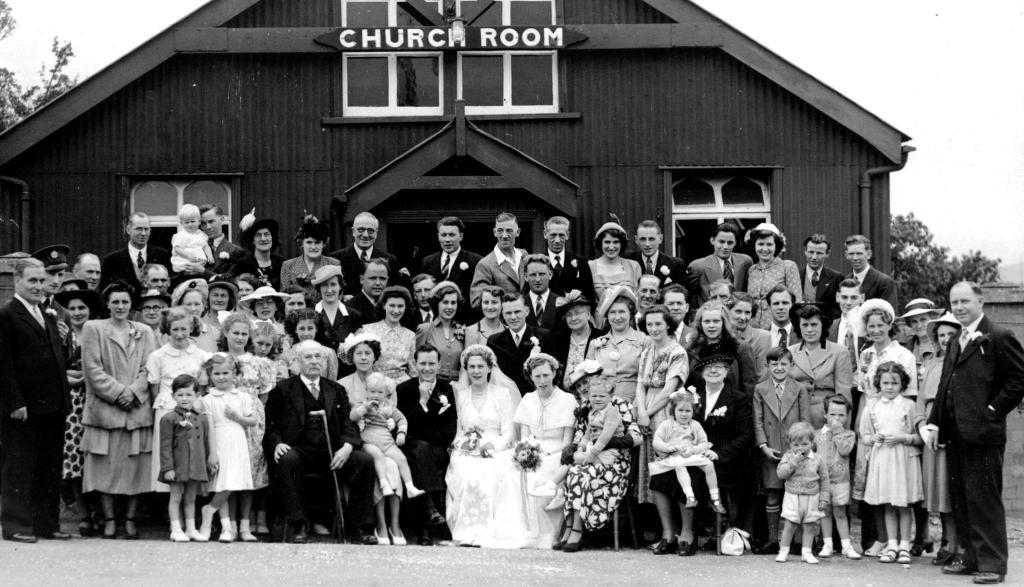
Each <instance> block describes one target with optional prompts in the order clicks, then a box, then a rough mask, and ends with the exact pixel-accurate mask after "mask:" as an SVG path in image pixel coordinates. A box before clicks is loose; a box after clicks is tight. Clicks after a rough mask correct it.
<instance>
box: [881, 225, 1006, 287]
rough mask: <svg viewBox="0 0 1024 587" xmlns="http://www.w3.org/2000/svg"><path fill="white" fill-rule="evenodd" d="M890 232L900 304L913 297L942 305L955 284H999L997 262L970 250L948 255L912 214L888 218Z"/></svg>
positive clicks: (997, 260)
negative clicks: (967, 281) (957, 255)
mask: <svg viewBox="0 0 1024 587" xmlns="http://www.w3.org/2000/svg"><path fill="white" fill-rule="evenodd" d="M890 230H891V245H892V247H891V255H892V276H893V279H895V280H896V283H897V284H898V285H899V289H900V304H901V305H905V304H906V303H907V302H908V301H910V300H912V299H915V298H927V299H929V300H932V301H934V302H936V303H937V304H939V305H940V306H944V305H946V304H945V303H944V300H946V298H947V297H948V296H949V288H951V287H952V286H953V284H954V283H956V282H958V281H962V280H965V279H966V280H970V281H976V282H978V283H995V282H997V281H999V263H1000V262H1001V260H1000V259H990V258H988V257H986V256H985V255H983V254H982V253H981V252H980V251H973V250H972V251H969V252H968V254H966V255H960V256H959V257H956V256H951V255H950V252H949V247H943V246H940V245H939V244H937V243H936V242H935V237H934V235H932V233H931V231H930V230H928V227H927V226H925V224H924V222H921V220H920V219H919V218H917V217H916V216H914V213H913V212H911V213H910V214H907V215H906V216H903V215H899V214H898V215H895V216H892V217H891V218H890Z"/></svg>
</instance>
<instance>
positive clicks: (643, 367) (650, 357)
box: [636, 306, 690, 503]
mask: <svg viewBox="0 0 1024 587" xmlns="http://www.w3.org/2000/svg"><path fill="white" fill-rule="evenodd" d="M643 324H644V326H643V327H644V330H646V331H647V335H648V336H649V337H650V345H648V346H647V348H646V349H645V350H644V352H643V354H642V355H640V380H639V385H637V391H636V407H637V424H639V425H640V429H641V430H645V431H652V430H657V429H658V426H660V425H661V423H662V422H664V421H665V420H666V419H667V418H668V414H667V413H666V410H665V406H666V405H668V398H669V396H670V395H672V392H674V391H676V390H677V389H680V388H681V387H682V386H683V382H684V381H686V378H687V375H688V374H689V371H690V362H689V360H688V359H687V356H686V351H685V350H683V347H682V346H681V345H680V344H679V343H678V342H676V339H675V337H673V336H672V333H673V332H675V329H676V327H677V326H678V325H677V324H676V321H675V319H674V318H672V315H671V314H669V311H668V308H666V307H665V306H655V307H653V308H651V309H650V310H648V311H647V312H646V313H645V314H644V315H643ZM654 458H656V457H655V455H654V447H653V446H652V444H651V435H650V434H647V435H645V436H644V442H643V444H641V445H640V456H639V458H638V459H637V470H638V476H637V501H639V502H640V503H654V496H653V494H652V493H651V488H650V480H651V474H650V471H649V470H648V468H647V466H648V464H649V463H650V461H651V460H653V459H654Z"/></svg>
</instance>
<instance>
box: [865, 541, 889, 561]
mask: <svg viewBox="0 0 1024 587" xmlns="http://www.w3.org/2000/svg"><path fill="white" fill-rule="evenodd" d="M886 547H888V545H887V544H886V543H884V542H878V541H877V540H876V541H875V543H874V544H872V545H871V548H869V549H867V550H865V551H864V556H872V557H875V558H878V555H880V554H882V551H883V550H885V549H886Z"/></svg>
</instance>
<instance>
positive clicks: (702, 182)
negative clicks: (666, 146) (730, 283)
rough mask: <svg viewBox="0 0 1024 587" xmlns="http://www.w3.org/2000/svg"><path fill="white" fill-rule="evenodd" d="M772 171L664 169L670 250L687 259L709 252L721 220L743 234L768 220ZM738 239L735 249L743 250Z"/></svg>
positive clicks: (754, 169)
mask: <svg viewBox="0 0 1024 587" xmlns="http://www.w3.org/2000/svg"><path fill="white" fill-rule="evenodd" d="M772 171H773V170H772V169H764V168H752V169H667V170H665V190H666V192H667V193H666V199H667V200H668V201H670V202H671V206H672V221H673V222H672V224H673V235H672V236H673V247H672V248H673V251H674V254H675V255H676V256H678V257H681V258H684V259H687V260H692V259H696V258H700V257H704V256H706V255H709V254H711V252H712V247H711V244H710V241H711V238H712V237H713V236H714V235H715V228H716V227H717V226H718V225H719V224H721V223H722V222H725V221H730V222H732V223H734V224H736V225H737V226H739V228H740V230H741V231H742V232H746V231H747V230H749V229H751V228H753V227H754V226H757V225H758V224H760V223H761V222H770V221H771V179H772V178H771V174H772ZM742 247H743V245H742V243H737V250H739V249H740V248H742Z"/></svg>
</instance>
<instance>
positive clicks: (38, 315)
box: [29, 304, 46, 329]
mask: <svg viewBox="0 0 1024 587" xmlns="http://www.w3.org/2000/svg"><path fill="white" fill-rule="evenodd" d="M29 314H32V317H33V318H35V319H36V322H38V323H39V325H40V326H42V327H43V329H46V321H44V320H43V313H42V312H40V311H39V305H38V304H36V305H34V306H31V309H30V310H29Z"/></svg>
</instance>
